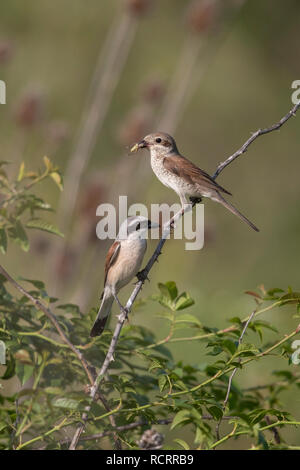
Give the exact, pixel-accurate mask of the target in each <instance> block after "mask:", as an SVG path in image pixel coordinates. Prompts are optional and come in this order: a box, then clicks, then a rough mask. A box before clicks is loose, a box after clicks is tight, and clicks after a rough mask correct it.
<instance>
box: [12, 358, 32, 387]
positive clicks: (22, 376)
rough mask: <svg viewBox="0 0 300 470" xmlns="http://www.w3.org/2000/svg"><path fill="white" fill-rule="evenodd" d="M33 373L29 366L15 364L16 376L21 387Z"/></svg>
mask: <svg viewBox="0 0 300 470" xmlns="http://www.w3.org/2000/svg"><path fill="white" fill-rule="evenodd" d="M33 372H34V367H33V366H30V365H29V364H22V363H21V362H18V363H17V366H16V374H17V376H18V379H19V380H20V382H21V385H22V386H23V385H24V384H25V383H26V382H27V380H28V379H30V377H31V376H32V374H33Z"/></svg>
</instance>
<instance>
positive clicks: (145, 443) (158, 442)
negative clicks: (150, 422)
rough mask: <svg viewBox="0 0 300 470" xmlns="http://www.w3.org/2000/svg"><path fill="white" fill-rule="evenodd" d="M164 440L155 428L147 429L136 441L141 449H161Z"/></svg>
mask: <svg viewBox="0 0 300 470" xmlns="http://www.w3.org/2000/svg"><path fill="white" fill-rule="evenodd" d="M163 442H164V436H163V434H160V433H159V432H158V431H156V430H155V429H147V430H146V431H145V432H144V434H143V435H142V437H141V439H140V440H139V442H138V446H139V448H140V449H143V450H155V449H161V447H162V445H163Z"/></svg>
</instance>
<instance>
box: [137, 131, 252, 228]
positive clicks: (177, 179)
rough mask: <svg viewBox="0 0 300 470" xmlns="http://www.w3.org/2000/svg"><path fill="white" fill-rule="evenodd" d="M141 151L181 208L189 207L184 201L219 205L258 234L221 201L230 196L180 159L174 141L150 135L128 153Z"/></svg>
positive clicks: (203, 173)
mask: <svg viewBox="0 0 300 470" xmlns="http://www.w3.org/2000/svg"><path fill="white" fill-rule="evenodd" d="M141 148H147V149H149V150H150V155H151V167H152V170H153V171H154V173H155V175H156V176H157V178H158V179H159V180H160V181H161V182H162V183H163V184H164V185H165V186H167V187H168V188H171V189H173V190H174V191H175V192H176V193H177V194H178V196H179V197H180V201H181V204H182V206H183V207H184V204H188V200H187V197H189V198H190V201H191V202H199V200H201V198H202V197H207V198H209V199H211V200H212V201H216V202H219V203H220V204H222V205H223V206H224V207H226V209H228V210H229V211H230V212H232V213H233V214H235V215H236V216H238V217H239V218H240V219H242V220H243V221H244V222H246V224H248V225H250V227H251V228H253V230H255V231H256V232H259V230H258V228H257V227H256V226H255V225H254V224H253V223H252V222H250V220H248V219H247V218H246V217H245V216H244V215H243V214H241V212H239V211H238V210H237V209H236V208H235V207H234V206H233V205H232V204H230V203H229V202H227V201H226V199H224V197H223V194H224V193H225V194H228V195H230V196H231V193H230V192H229V191H227V190H226V189H224V188H222V186H220V185H219V184H218V183H216V181H215V180H214V179H213V178H212V177H211V176H210V175H209V174H208V173H206V172H205V171H203V170H201V169H200V168H198V167H197V166H196V165H194V163H192V162H191V161H190V160H188V159H187V158H185V157H183V156H182V155H181V154H180V153H179V151H178V149H177V145H176V142H175V140H174V139H173V137H171V136H170V135H169V134H166V133H164V132H158V133H155V134H149V135H147V136H146V137H144V139H143V140H141V141H140V142H139V143H137V144H135V145H134V146H133V147H132V148H131V152H136V151H138V150H139V149H141Z"/></svg>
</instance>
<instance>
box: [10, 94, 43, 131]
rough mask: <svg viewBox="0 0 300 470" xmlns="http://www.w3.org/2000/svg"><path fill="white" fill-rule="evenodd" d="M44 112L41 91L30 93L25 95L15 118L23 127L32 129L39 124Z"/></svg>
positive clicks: (16, 110)
mask: <svg viewBox="0 0 300 470" xmlns="http://www.w3.org/2000/svg"><path fill="white" fill-rule="evenodd" d="M43 111H44V103H43V96H42V94H41V93H40V92H39V91H36V90H34V91H28V92H26V93H24V94H23V96H22V97H21V99H20V101H19V103H17V106H16V108H15V112H14V117H15V121H16V123H17V124H18V125H19V126H21V127H26V128H28V127H32V126H34V125H35V124H36V123H38V122H39V121H40V120H41V118H42V116H43Z"/></svg>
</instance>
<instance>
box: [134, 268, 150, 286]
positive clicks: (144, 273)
mask: <svg viewBox="0 0 300 470" xmlns="http://www.w3.org/2000/svg"><path fill="white" fill-rule="evenodd" d="M136 277H137V278H138V281H137V282H136V284H137V283H138V282H142V283H143V284H144V282H145V281H146V280H147V281H149V282H150V279H149V277H148V273H147V271H146V269H142V271H139V272H138V273H137V275H136Z"/></svg>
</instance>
